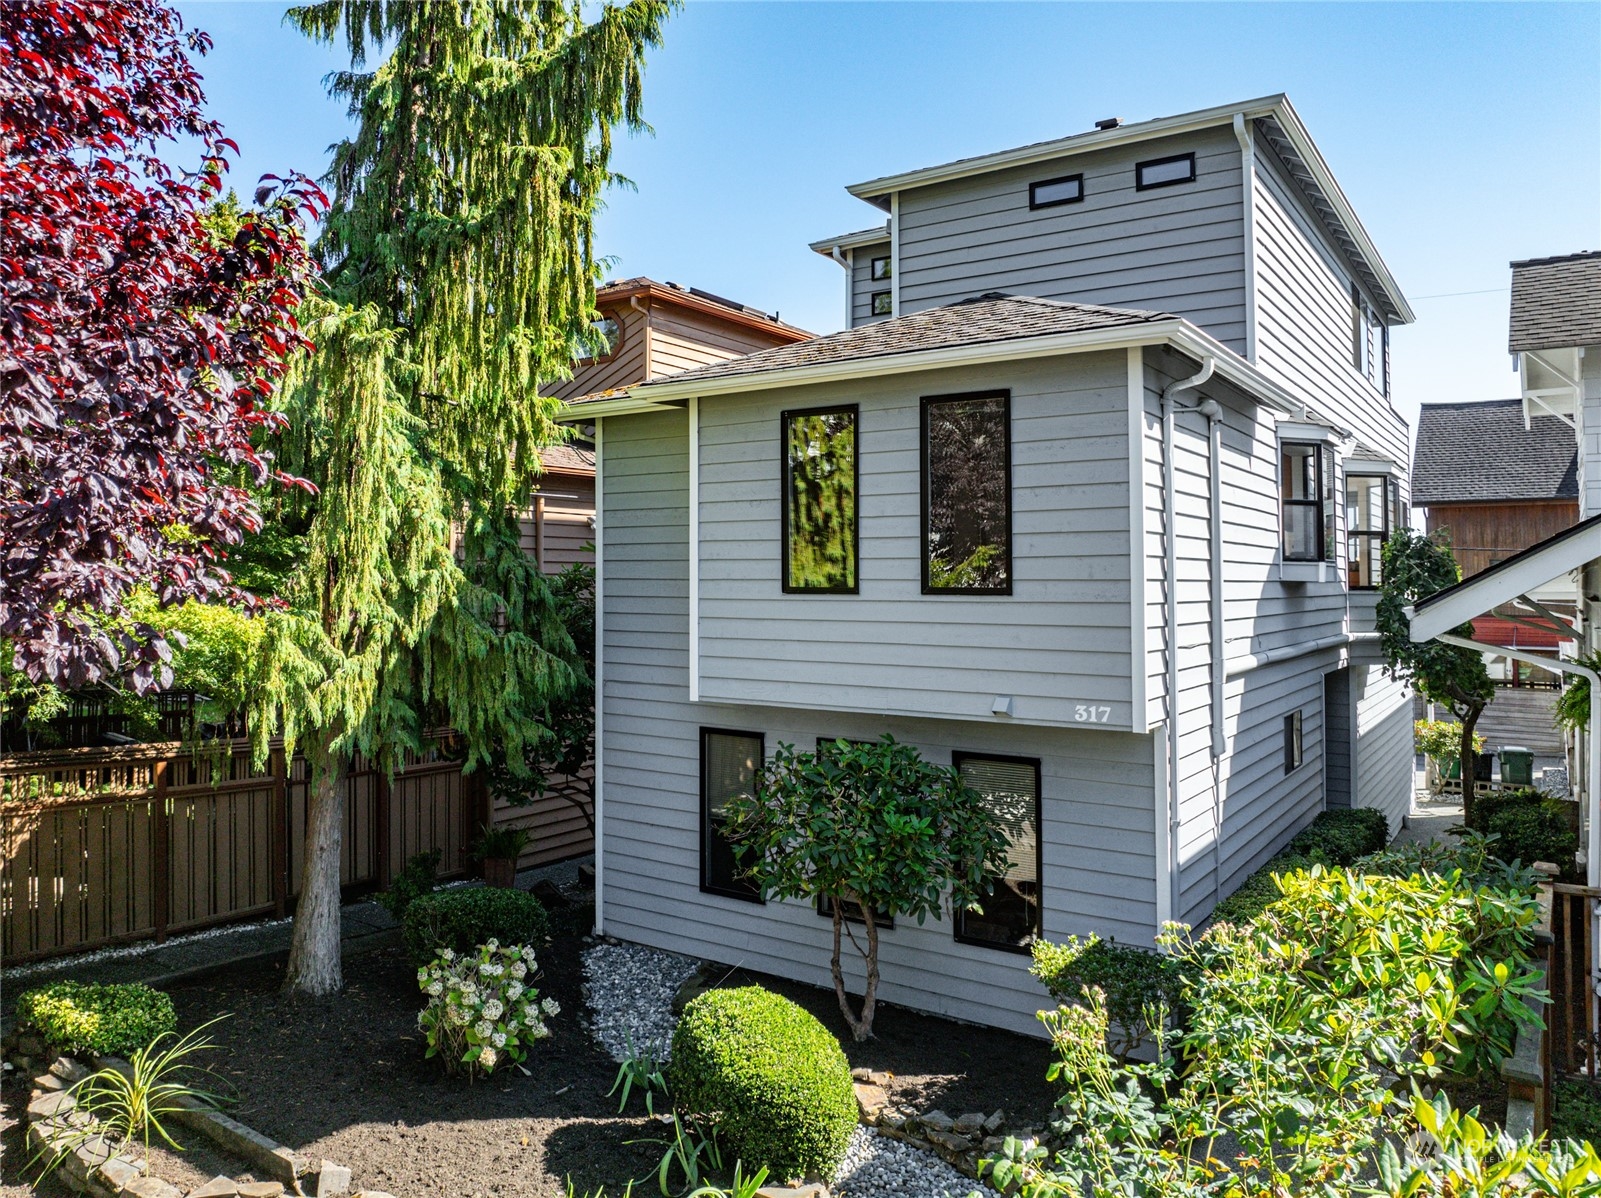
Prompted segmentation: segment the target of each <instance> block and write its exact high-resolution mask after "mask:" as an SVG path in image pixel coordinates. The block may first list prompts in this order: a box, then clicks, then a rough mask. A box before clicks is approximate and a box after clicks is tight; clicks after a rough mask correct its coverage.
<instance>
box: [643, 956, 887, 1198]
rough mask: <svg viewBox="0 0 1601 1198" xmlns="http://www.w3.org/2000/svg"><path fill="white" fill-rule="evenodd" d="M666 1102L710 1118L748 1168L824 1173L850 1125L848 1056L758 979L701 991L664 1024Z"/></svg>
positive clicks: (781, 1175) (829, 1171)
mask: <svg viewBox="0 0 1601 1198" xmlns="http://www.w3.org/2000/svg"><path fill="white" fill-rule="evenodd" d="M667 1081H668V1086H669V1088H670V1089H671V1091H672V1095H673V1101H674V1103H675V1104H676V1105H677V1106H678V1107H679V1108H680V1109H681V1110H685V1111H687V1112H689V1113H690V1114H694V1115H701V1116H706V1117H709V1118H712V1119H715V1120H716V1123H717V1131H718V1134H719V1136H721V1137H722V1139H723V1141H724V1143H725V1144H726V1145H727V1147H728V1149H729V1151H730V1152H732V1154H733V1155H734V1156H736V1157H737V1158H738V1159H739V1160H740V1161H742V1162H743V1163H744V1165H745V1167H746V1169H747V1170H751V1169H757V1168H761V1167H762V1166H766V1167H767V1169H768V1170H769V1171H770V1173H771V1175H772V1176H773V1177H774V1178H776V1179H788V1178H797V1177H817V1178H822V1179H825V1180H826V1179H829V1178H831V1177H832V1176H833V1174H834V1170H835V1169H836V1168H837V1167H838V1166H839V1162H840V1161H841V1160H842V1159H844V1156H845V1147H846V1145H847V1144H848V1143H849V1141H850V1138H851V1132H852V1131H853V1130H855V1128H856V1095H855V1091H854V1090H853V1089H852V1088H851V1069H850V1062H849V1061H847V1060H846V1059H845V1053H844V1050H843V1049H841V1048H840V1046H839V1041H838V1040H836V1039H835V1038H834V1036H833V1034H832V1033H831V1032H830V1031H829V1030H828V1029H827V1028H825V1027H824V1026H823V1025H822V1024H821V1023H819V1022H818V1021H817V1020H816V1019H815V1018H814V1017H813V1016H811V1015H810V1014H808V1013H807V1012H806V1011H804V1010H802V1009H801V1008H800V1007H798V1006H796V1005H795V1004H794V1003H792V1002H790V1001H789V1000H788V999H787V998H782V997H780V996H779V995H777V994H773V993H772V992H771V991H768V990H763V989H762V988H761V987H760V986H743V987H740V988H739V989H737V990H709V991H707V992H706V993H705V994H702V995H700V996H699V997H697V998H694V999H692V1000H691V1001H690V1002H689V1004H688V1005H687V1006H685V1008H684V1015H683V1018H682V1019H680V1020H679V1021H678V1028H677V1030H676V1031H674V1032H673V1052H672V1062H671V1064H670V1065H669V1066H668V1078H667Z"/></svg>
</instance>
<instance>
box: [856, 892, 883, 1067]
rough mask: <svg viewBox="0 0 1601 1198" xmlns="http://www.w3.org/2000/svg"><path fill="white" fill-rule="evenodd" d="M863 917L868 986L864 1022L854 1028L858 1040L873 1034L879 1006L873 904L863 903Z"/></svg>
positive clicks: (864, 996)
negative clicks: (874, 1018) (874, 1016)
mask: <svg viewBox="0 0 1601 1198" xmlns="http://www.w3.org/2000/svg"><path fill="white" fill-rule="evenodd" d="M862 918H863V919H864V920H865V921H866V922H867V988H866V989H865V990H864V991H862V1022H861V1026H860V1027H855V1028H852V1029H851V1031H853V1032H854V1033H855V1034H856V1038H857V1039H858V1040H868V1039H871V1038H872V1035H873V1011H874V1010H875V1009H876V1008H877V1006H878V921H877V920H875V919H874V918H873V904H872V903H867V902H864V903H862Z"/></svg>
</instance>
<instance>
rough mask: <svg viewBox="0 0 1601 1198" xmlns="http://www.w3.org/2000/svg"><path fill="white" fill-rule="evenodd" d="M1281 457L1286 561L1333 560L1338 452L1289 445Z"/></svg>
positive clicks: (1321, 447)
mask: <svg viewBox="0 0 1601 1198" xmlns="http://www.w3.org/2000/svg"><path fill="white" fill-rule="evenodd" d="M1279 457H1280V462H1279V497H1280V500H1281V503H1282V507H1283V519H1284V560H1285V561H1287V562H1321V561H1331V560H1333V558H1334V515H1335V513H1334V451H1333V450H1331V449H1330V448H1329V447H1328V446H1327V445H1299V444H1294V443H1291V442H1286V443H1285V444H1284V445H1282V446H1280V447H1279Z"/></svg>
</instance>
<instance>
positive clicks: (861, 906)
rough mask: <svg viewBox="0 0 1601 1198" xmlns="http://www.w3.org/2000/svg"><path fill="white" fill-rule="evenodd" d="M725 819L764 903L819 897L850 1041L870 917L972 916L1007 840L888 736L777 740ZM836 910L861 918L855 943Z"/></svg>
mask: <svg viewBox="0 0 1601 1198" xmlns="http://www.w3.org/2000/svg"><path fill="white" fill-rule="evenodd" d="M724 811H725V817H726V822H725V824H724V832H725V834H726V835H727V836H728V837H729V839H730V840H731V841H732V842H733V844H734V848H735V851H736V853H738V854H739V861H740V864H741V865H742V867H744V868H745V869H746V870H747V872H748V873H749V875H750V876H751V877H752V878H754V879H755V881H756V883H757V884H758V885H759V886H760V887H761V890H762V892H763V893H764V894H765V895H767V896H768V897H770V898H799V899H805V900H807V901H808V902H816V901H817V900H819V899H826V900H828V904H829V906H830V908H831V912H832V916H833V933H834V939H833V956H832V958H831V960H830V966H831V969H832V972H833V977H834V994H835V997H836V998H837V999H838V1000H839V1009H840V1012H841V1013H842V1014H843V1015H844V1016H845V1020H846V1022H847V1023H848V1024H849V1025H850V1029H851V1032H852V1034H853V1035H854V1036H855V1037H856V1039H858V1040H865V1039H867V1038H868V1037H869V1036H871V1035H872V1033H873V1012H874V1010H875V1008H876V1005H877V998H878V977H879V966H878V929H879V920H880V919H881V918H883V917H888V918H892V919H893V918H900V917H907V916H909V917H913V918H915V919H916V920H917V922H918V923H922V922H923V921H924V920H925V919H927V918H928V917H929V916H933V917H935V918H938V917H939V915H940V913H941V911H942V909H943V907H944V905H945V904H946V903H947V902H948V903H949V906H950V908H951V910H952V911H953V912H955V911H959V910H978V909H981V908H982V904H983V899H984V896H985V895H986V894H988V893H989V891H990V889H991V887H992V885H993V881H992V880H993V879H994V878H996V877H999V876H1001V875H1002V874H1003V873H1004V872H1005V869H1006V864H1007V859H1006V850H1007V845H1008V839H1007V835H1006V832H1005V830H1004V828H1003V826H1002V821H1001V820H1000V819H999V818H997V817H996V816H995V815H994V814H992V813H991V811H990V810H989V809H988V808H987V807H986V806H985V803H984V799H983V797H982V796H981V795H979V794H978V792H977V791H975V790H973V789H972V788H971V787H968V786H966V785H964V784H963V783H962V780H961V778H960V776H959V775H958V774H957V773H956V772H955V771H954V770H952V769H948V768H946V767H943V766H937V765H934V764H932V763H930V762H926V761H924V760H923V759H922V757H921V756H920V755H919V754H918V752H917V750H916V749H914V748H913V747H911V746H910V745H904V744H900V743H899V742H897V741H896V740H895V739H894V738H893V737H890V736H885V737H884V738H883V739H882V740H878V741H874V742H871V743H866V744H863V743H859V742H852V741H844V740H837V741H831V742H828V743H825V744H822V745H819V746H817V748H816V749H815V750H812V751H808V752H798V751H797V750H796V749H795V747H794V746H793V745H788V744H781V745H779V747H778V751H777V752H776V753H775V754H774V755H773V757H772V759H771V760H770V761H769V762H767V764H766V765H765V767H764V768H763V769H762V772H761V775H760V777H759V779H758V780H757V784H756V787H755V793H754V794H749V795H739V796H735V797H734V798H731V799H729V801H728V803H727V805H726V807H725V808H724ZM847 910H860V911H861V912H862V913H863V922H864V924H865V928H864V940H865V943H863V942H859V941H858V940H857V939H856V933H855V932H854V931H852V930H851V928H850V927H849V925H848V924H847V921H846V919H845V912H846V911H847ZM847 938H848V939H849V940H850V942H851V945H852V947H853V948H855V950H856V951H857V953H858V954H859V955H860V956H861V958H862V963H863V967H864V971H865V974H866V986H865V988H864V991H863V994H862V1005H861V1009H860V1011H859V1012H858V1011H856V1010H853V1009H852V1007H851V1001H850V998H849V996H848V995H847V993H846V989H845V970H844V966H843V964H842V962H841V954H842V946H843V943H844V941H845V939H847Z"/></svg>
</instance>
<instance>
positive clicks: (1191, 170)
mask: <svg viewBox="0 0 1601 1198" xmlns="http://www.w3.org/2000/svg"><path fill="white" fill-rule="evenodd" d="M1193 182H1195V155H1194V154H1174V155H1173V156H1172V157H1171V158H1152V159H1151V160H1150V161H1148V162H1141V163H1138V164H1136V165H1135V167H1134V190H1136V191H1150V190H1151V188H1153V187H1172V186H1173V185H1174V184H1175V183H1193Z"/></svg>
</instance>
